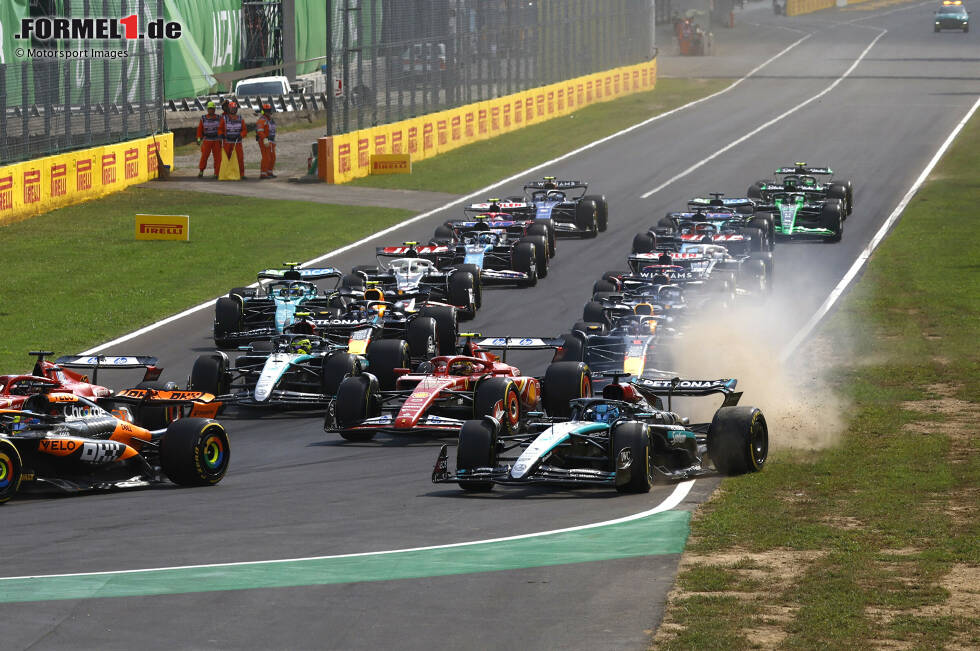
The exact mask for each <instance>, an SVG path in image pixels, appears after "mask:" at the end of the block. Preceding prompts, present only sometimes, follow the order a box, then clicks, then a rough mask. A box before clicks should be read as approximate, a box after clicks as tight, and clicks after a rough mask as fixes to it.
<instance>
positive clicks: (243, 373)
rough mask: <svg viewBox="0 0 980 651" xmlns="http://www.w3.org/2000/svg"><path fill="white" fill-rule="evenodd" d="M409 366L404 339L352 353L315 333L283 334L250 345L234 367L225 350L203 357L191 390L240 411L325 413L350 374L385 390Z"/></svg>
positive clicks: (194, 372)
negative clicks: (367, 374)
mask: <svg viewBox="0 0 980 651" xmlns="http://www.w3.org/2000/svg"><path fill="white" fill-rule="evenodd" d="M409 363H410V359H409V352H408V344H407V343H406V342H404V341H402V340H400V339H383V340H378V341H373V342H371V343H370V344H369V345H367V346H365V349H364V351H362V354H353V353H351V352H349V351H348V350H346V349H345V348H344V347H343V346H338V345H335V344H331V343H330V342H329V341H328V340H327V339H324V338H323V337H318V336H316V335H308V334H293V335H283V336H281V337H277V338H276V339H275V340H273V341H256V342H254V343H252V344H251V345H250V346H248V348H247V349H246V350H245V352H244V354H243V355H241V356H239V357H238V358H237V359H236V360H235V362H234V366H233V365H232V363H231V360H230V359H229V358H228V356H227V355H226V354H225V353H224V352H222V351H217V352H215V353H208V354H205V355H201V356H200V357H198V358H197V360H196V361H195V362H194V367H193V369H192V370H191V377H190V388H191V389H194V390H197V391H206V392H208V393H213V394H215V395H217V396H218V399H219V400H221V401H222V402H223V403H225V404H228V405H235V406H239V407H252V408H279V409H305V408H313V409H324V408H326V407H327V405H329V404H330V402H331V401H332V400H333V399H334V397H335V396H336V394H337V388H338V387H339V386H340V383H341V381H342V380H343V379H344V378H345V377H347V376H348V375H357V374H359V373H360V372H361V371H362V369H364V370H366V369H370V371H371V372H372V373H373V374H374V376H375V377H377V378H378V379H379V382H380V383H381V385H382V386H384V387H385V388H391V387H393V386H394V382H395V377H396V375H395V369H399V368H404V367H406V366H407V365H408V364H409Z"/></svg>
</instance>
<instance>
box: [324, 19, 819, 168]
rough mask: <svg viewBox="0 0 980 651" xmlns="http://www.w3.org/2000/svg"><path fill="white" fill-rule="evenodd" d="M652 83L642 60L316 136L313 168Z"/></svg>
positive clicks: (483, 133) (454, 143)
mask: <svg viewBox="0 0 980 651" xmlns="http://www.w3.org/2000/svg"><path fill="white" fill-rule="evenodd" d="M791 1H795V0H791ZM806 1H810V0H806ZM830 1H833V0H830ZM656 83H657V62H656V60H653V61H646V62H643V63H638V64H636V65H632V66H624V67H622V68H615V69H613V70H607V71H605V72H598V73H594V74H591V75H585V76H583V77H577V78H575V79H568V80H566V81H562V82H558V83H556V84H549V85H547V86H541V87H539V88H533V89H531V90H525V91H521V92H518V93H513V94H512V95H505V96H503V97H499V98H496V99H491V100H486V101H483V102H476V103H474V104H467V105H465V106H460V107H458V108H454V109H448V110H445V111H440V112H438V113H431V114H429V115H423V116H422V117H418V118H411V119H409V120H402V121H401V122H394V123H392V124H385V125H381V126H378V127H372V128H370V129H361V130H360V131H353V132H351V133H345V134H341V135H337V136H331V137H329V138H320V140H319V153H318V163H317V169H318V171H319V174H320V178H321V179H322V180H324V181H326V182H327V183H346V182H347V181H350V180H352V179H355V178H358V177H361V176H367V175H368V174H370V172H371V156H374V155H379V154H411V156H412V162H417V161H420V160H425V159H426V158H431V157H432V156H437V155H439V154H442V153H445V152H447V151H451V150H453V149H456V148H457V147H462V146H463V145H468V144H470V143H473V142H477V141H479V140H486V139H488V138H493V137H495V136H499V135H501V134H504V133H508V132H510V131H513V130H515V129H521V128H523V127H526V126H529V125H532V124H538V123H541V122H544V121H546V120H550V119H552V118H556V117H560V116H562V115H568V114H570V113H573V112H575V111H577V110H579V109H580V108H583V107H585V106H588V105H590V104H595V103H598V102H606V101H609V100H613V99H616V98H618V97H623V96H625V95H629V94H631V93H636V92H640V91H644V90H651V89H652V88H654V86H655V85H656Z"/></svg>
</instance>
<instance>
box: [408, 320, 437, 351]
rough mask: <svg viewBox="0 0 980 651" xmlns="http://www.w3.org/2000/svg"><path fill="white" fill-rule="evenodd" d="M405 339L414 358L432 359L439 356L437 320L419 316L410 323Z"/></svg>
mask: <svg viewBox="0 0 980 651" xmlns="http://www.w3.org/2000/svg"><path fill="white" fill-rule="evenodd" d="M405 338H406V339H407V340H408V352H409V354H411V356H412V357H415V358H418V359H432V358H433V357H435V356H436V355H437V354H438V352H437V351H438V350H439V333H438V331H437V330H436V320H435V319H433V318H432V317H431V316H417V317H415V318H414V319H412V320H411V321H409V322H408V328H407V332H406V333H405Z"/></svg>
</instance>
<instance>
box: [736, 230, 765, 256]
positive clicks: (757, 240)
mask: <svg viewBox="0 0 980 651" xmlns="http://www.w3.org/2000/svg"><path fill="white" fill-rule="evenodd" d="M742 232H743V233H744V234H745V235H748V236H749V238H750V240H749V247H748V251H745V250H744V249H743V252H745V253H761V252H762V251H768V250H769V241H768V240H769V238H768V237H767V234H766V232H765V231H764V230H762V229H761V228H753V227H751V226H749V227H748V228H746V229H745V230H744V231H742Z"/></svg>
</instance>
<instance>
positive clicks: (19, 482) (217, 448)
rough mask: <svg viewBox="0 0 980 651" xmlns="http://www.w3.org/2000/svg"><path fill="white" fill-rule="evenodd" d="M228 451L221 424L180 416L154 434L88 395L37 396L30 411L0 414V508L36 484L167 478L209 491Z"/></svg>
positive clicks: (117, 483)
mask: <svg viewBox="0 0 980 651" xmlns="http://www.w3.org/2000/svg"><path fill="white" fill-rule="evenodd" d="M144 398H145V396H144V397H140V398H134V400H142V399H144ZM121 400H126V398H125V397H123V398H121ZM117 413H119V414H120V415H122V416H126V415H127V413H126V412H124V411H121V412H117ZM229 454H230V448H229V443H228V435H227V434H226V433H225V430H224V428H223V427H222V426H221V424H220V423H218V422H217V421H214V420H210V419H206V418H181V419H179V420H176V421H174V422H172V423H170V424H169V425H168V426H167V427H166V428H162V429H159V430H148V429H144V428H142V427H139V426H137V425H135V424H133V423H132V422H130V421H129V420H128V419H127V418H121V417H119V416H116V415H113V414H110V413H109V412H107V411H106V410H104V409H103V408H102V407H100V406H99V405H97V404H95V403H94V402H92V401H91V400H88V399H87V398H83V397H81V396H76V395H73V394H69V393H49V394H38V395H34V396H31V397H30V398H28V399H27V401H26V402H25V404H24V410H12V409H0V503H3V502H6V501H8V500H9V499H10V498H12V497H13V496H14V495H16V494H17V493H18V492H19V491H21V490H23V489H29V488H33V487H37V488H54V489H58V490H61V491H64V492H68V493H75V492H80V491H87V490H98V489H103V490H105V489H112V488H136V487H142V486H148V485H150V484H155V483H161V482H164V481H165V480H166V479H169V480H170V481H171V482H173V483H175V484H180V485H183V486H209V485H213V484H217V483H218V482H219V481H221V479H222V477H224V475H225V471H226V470H227V468H228V459H229Z"/></svg>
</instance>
